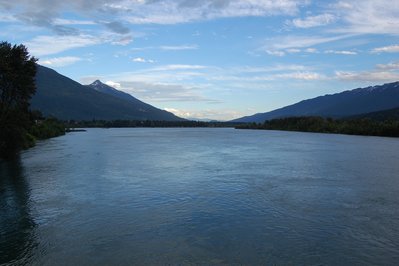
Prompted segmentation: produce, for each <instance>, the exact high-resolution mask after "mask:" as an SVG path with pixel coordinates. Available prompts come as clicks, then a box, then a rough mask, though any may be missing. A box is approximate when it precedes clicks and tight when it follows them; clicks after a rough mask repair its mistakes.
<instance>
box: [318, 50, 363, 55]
mask: <svg viewBox="0 0 399 266" xmlns="http://www.w3.org/2000/svg"><path fill="white" fill-rule="evenodd" d="M324 53H326V54H340V55H357V52H354V51H345V50H341V51H337V50H327V51H325V52H324Z"/></svg>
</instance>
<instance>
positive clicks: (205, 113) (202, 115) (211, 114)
mask: <svg viewBox="0 0 399 266" xmlns="http://www.w3.org/2000/svg"><path fill="white" fill-rule="evenodd" d="M165 110H166V111H168V112H171V113H174V114H175V115H177V116H179V117H183V118H186V119H201V120H221V121H227V120H232V119H234V118H237V117H242V116H244V115H245V114H244V113H242V112H238V111H236V110H230V109H204V110H187V109H184V110H182V109H176V108H165Z"/></svg>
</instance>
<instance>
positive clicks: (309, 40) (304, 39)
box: [260, 35, 352, 56]
mask: <svg viewBox="0 0 399 266" xmlns="http://www.w3.org/2000/svg"><path fill="white" fill-rule="evenodd" d="M351 36H352V35H337V36H328V37H326V36H298V35H287V36H280V37H275V38H271V39H268V40H266V41H265V44H264V45H263V46H262V47H261V48H260V50H263V51H265V52H266V53H268V54H271V55H278V56H282V55H284V54H285V52H289V51H293V49H295V51H298V50H299V49H302V48H308V49H306V50H305V51H306V52H308V53H312V52H315V51H316V50H315V48H313V46H317V45H320V44H324V43H330V42H335V41H339V40H342V39H345V38H349V37H351Z"/></svg>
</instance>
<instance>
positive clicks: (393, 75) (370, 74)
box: [335, 62, 399, 82]
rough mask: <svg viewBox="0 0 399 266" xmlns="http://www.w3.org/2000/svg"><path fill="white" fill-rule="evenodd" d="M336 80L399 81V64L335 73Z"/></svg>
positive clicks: (393, 63)
mask: <svg viewBox="0 0 399 266" xmlns="http://www.w3.org/2000/svg"><path fill="white" fill-rule="evenodd" d="M335 76H336V78H337V79H340V80H346V81H370V82H392V81H398V80H399V62H391V63H388V64H377V65H376V66H375V68H374V69H372V70H369V71H337V72H336V73H335Z"/></svg>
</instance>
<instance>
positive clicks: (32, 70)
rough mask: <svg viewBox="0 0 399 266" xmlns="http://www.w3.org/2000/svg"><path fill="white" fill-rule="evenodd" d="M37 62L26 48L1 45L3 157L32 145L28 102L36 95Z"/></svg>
mask: <svg viewBox="0 0 399 266" xmlns="http://www.w3.org/2000/svg"><path fill="white" fill-rule="evenodd" d="M35 75H36V59H35V58H34V57H31V56H30V55H29V53H28V51H27V49H26V47H25V46H23V45H18V46H17V45H14V46H12V45H11V44H10V43H7V42H1V43H0V157H4V156H7V155H9V154H12V153H15V152H16V151H18V149H20V148H24V147H26V146H29V145H30V142H31V141H30V140H31V138H30V137H28V136H27V133H28V130H29V128H30V126H31V120H30V115H29V101H30V99H31V97H32V95H33V94H34V93H35V90H36V86H35Z"/></svg>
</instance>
